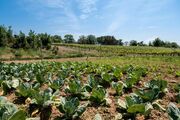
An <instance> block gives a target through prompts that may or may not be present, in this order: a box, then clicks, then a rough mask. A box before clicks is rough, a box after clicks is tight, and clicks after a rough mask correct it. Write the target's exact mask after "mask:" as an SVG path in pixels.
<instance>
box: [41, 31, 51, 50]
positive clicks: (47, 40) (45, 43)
mask: <svg viewBox="0 0 180 120" xmlns="http://www.w3.org/2000/svg"><path fill="white" fill-rule="evenodd" d="M38 36H39V40H40V41H41V48H46V49H50V48H51V36H50V35H48V34H47V33H41V34H39V35H38Z"/></svg>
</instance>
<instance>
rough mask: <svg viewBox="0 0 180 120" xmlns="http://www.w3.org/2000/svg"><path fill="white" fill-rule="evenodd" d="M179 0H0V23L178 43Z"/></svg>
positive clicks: (26, 28) (60, 32)
mask: <svg viewBox="0 0 180 120" xmlns="http://www.w3.org/2000/svg"><path fill="white" fill-rule="evenodd" d="M179 6H180V0H1V1H0V11H1V13H0V24H4V25H6V26H9V25H11V26H12V27H13V29H14V32H15V33H18V32H19V30H22V31H23V32H25V33H28V31H29V30H30V29H32V30H35V31H36V32H37V33H39V32H47V33H50V34H58V35H61V36H63V35H64V34H69V33H71V34H73V35H74V36H75V38H77V37H78V36H80V35H88V34H94V35H96V36H101V35H114V36H115V37H116V38H122V39H123V40H124V41H129V40H138V41H145V42H148V41H150V40H153V39H154V38H156V37H160V38H161V39H163V40H168V41H175V42H178V43H179V44H180V7H179Z"/></svg>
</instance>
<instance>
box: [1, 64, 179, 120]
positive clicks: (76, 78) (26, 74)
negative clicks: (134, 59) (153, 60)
mask: <svg viewBox="0 0 180 120" xmlns="http://www.w3.org/2000/svg"><path fill="white" fill-rule="evenodd" d="M174 72H175V74H172V75H174V76H173V78H174V79H175V81H173V82H172V81H171V82H170V80H164V79H162V78H161V77H160V76H158V73H157V71H156V70H154V69H151V68H148V67H142V66H140V67H138V66H132V65H124V66H113V65H107V64H95V63H91V62H63V63H59V62H37V63H26V64H20V63H10V64H7V63H0V85H1V86H0V94H1V96H0V120H39V119H40V120H49V119H51V120H54V119H55V120H72V119H77V120H93V119H94V120H121V119H122V120H127V119H129V120H135V119H136V120H145V119H147V120H168V119H169V120H180V110H179V108H180V104H179V103H180V83H179V82H180V81H179V80H180V79H179V77H180V71H178V70H176V71H174ZM152 74H156V75H155V76H153V78H150V77H148V76H149V75H152Z"/></svg>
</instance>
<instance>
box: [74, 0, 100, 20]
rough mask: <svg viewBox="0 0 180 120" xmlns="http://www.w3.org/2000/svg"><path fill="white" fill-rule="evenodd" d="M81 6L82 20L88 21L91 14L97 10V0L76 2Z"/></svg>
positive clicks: (79, 0)
mask: <svg viewBox="0 0 180 120" xmlns="http://www.w3.org/2000/svg"><path fill="white" fill-rule="evenodd" d="M76 1H77V3H78V4H79V9H80V11H81V15H80V18H81V19H86V18H88V17H89V16H90V14H91V13H92V12H94V11H96V10H97V8H96V3H97V0H76Z"/></svg>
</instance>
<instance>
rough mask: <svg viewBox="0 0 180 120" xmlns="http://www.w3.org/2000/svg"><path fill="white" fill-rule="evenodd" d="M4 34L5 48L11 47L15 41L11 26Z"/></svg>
mask: <svg viewBox="0 0 180 120" xmlns="http://www.w3.org/2000/svg"><path fill="white" fill-rule="evenodd" d="M6 34H7V46H8V47H12V46H13V44H14V42H15V41H14V37H13V30H12V27H11V26H9V27H8V30H7V33H6Z"/></svg>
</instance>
